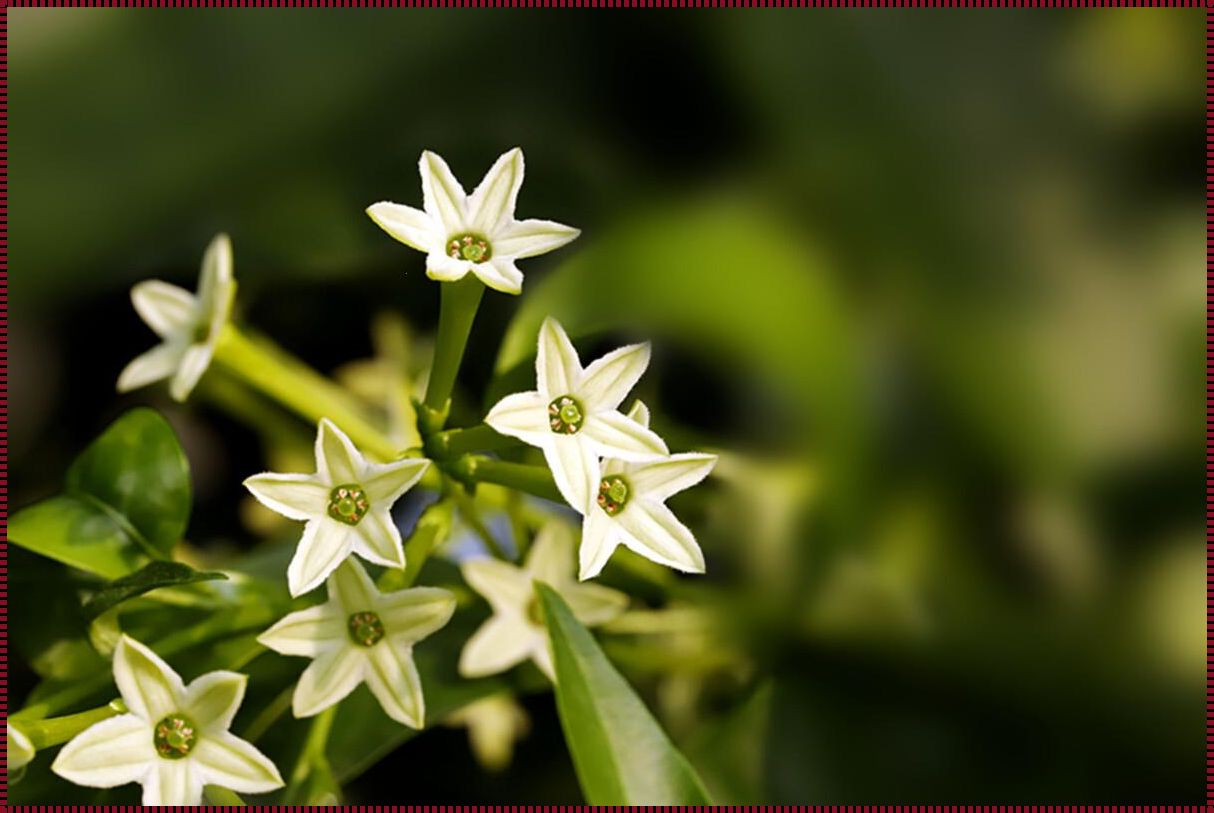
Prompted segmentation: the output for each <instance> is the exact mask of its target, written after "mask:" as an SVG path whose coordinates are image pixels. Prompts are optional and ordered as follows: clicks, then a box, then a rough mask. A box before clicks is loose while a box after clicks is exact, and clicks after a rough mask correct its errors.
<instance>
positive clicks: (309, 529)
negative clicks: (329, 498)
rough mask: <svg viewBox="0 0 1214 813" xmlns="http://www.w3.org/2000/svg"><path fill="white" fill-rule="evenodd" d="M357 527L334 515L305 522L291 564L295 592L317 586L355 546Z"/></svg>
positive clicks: (299, 593)
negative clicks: (339, 520)
mask: <svg viewBox="0 0 1214 813" xmlns="http://www.w3.org/2000/svg"><path fill="white" fill-rule="evenodd" d="M355 539H356V536H355V534H354V529H353V528H350V527H349V526H347V525H343V524H341V523H340V522H336V521H334V520H331V519H327V518H324V519H314V520H311V521H310V522H308V524H307V525H305V526H304V532H303V536H302V537H301V538H300V540H299V547H297V548H296V549H295V556H293V557H292V558H291V564H290V565H289V566H288V567H287V587H288V589H289V590H290V591H291V595H292V596H302V595H303V594H304V593H307V592H308V591H310V590H313V589H315V588H316V586H317V585H319V584H320V583H321V582H323V581H324V580H325V578H326V577H327V576H328V575H329V574H330V573H332V572H333V570H334V569H335V568H336V567H337V566H338V565H339V564H341V562H342V560H343V559H345V558H346V557H347V556H349V555H350V551H351V550H353V549H354V541H355Z"/></svg>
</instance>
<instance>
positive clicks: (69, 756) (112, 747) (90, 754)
mask: <svg viewBox="0 0 1214 813" xmlns="http://www.w3.org/2000/svg"><path fill="white" fill-rule="evenodd" d="M160 761H163V760H161V759H160V758H159V757H158V756H157V755H156V749H155V748H154V747H153V745H152V723H150V722H148V721H147V720H144V719H143V718H141V717H139V716H138V715H135V714H123V715H121V716H118V717H111V718H109V719H108V720H102V721H101V722H100V723H97V724H96V725H91V726H89V727H88V728H86V729H85V730H84V731H81V732H80V733H79V734H77V735H76V736H75V737H74V738H73V739H72V740H71V742H69V743H68V744H67V745H65V746H63V750H61V751H60V752H59V755H58V756H57V757H55V761H54V763H53V764H52V765H51V770H52V771H54V772H55V773H57V774H59V775H60V776H62V777H63V778H64V779H66V780H68V781H69V782H73V783H75V784H77V785H84V786H85V787H90V788H113V787H117V786H118V785H125V784H127V783H128V782H139V781H141V780H142V779H143V777H144V776H145V775H146V774H147V772H148V769H149V768H150V767H152V764H153V763H155V762H160ZM8 767H9V770H10V771H11V770H13V768H15V767H16V766H14V765H11V764H10V765H9V766H8Z"/></svg>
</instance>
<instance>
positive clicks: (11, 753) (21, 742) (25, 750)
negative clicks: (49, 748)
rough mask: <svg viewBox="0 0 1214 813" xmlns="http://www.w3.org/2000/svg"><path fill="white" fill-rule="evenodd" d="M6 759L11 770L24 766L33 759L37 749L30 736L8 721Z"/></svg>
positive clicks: (6, 727)
mask: <svg viewBox="0 0 1214 813" xmlns="http://www.w3.org/2000/svg"><path fill="white" fill-rule="evenodd" d="M4 728H5V732H6V735H7V736H6V737H5V745H6V748H5V759H6V760H7V762H6V763H5V764H7V765H8V770H9V772H10V773H11V772H13V771H16V770H18V769H20V768H24V767H25V766H26V765H28V764H30V762H32V761H33V759H34V756H35V754H37V751H36V750H35V749H34V744H33V743H32V742H30V738H29V737H27V736H25V734H24V733H23V732H22V731H21V729H19V728H14V727H13V724H12V723H6V724H5V726H4Z"/></svg>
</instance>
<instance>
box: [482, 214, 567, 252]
mask: <svg viewBox="0 0 1214 813" xmlns="http://www.w3.org/2000/svg"><path fill="white" fill-rule="evenodd" d="M579 234H581V232H580V231H578V230H577V229H575V228H573V227H572V226H566V225H564V224H561V223H554V222H552V221H551V220H520V221H519V222H517V223H512V224H510V225H509V226H507V227H506V228H505V229H504V230H503V231H502V233H500V234H499V235H497V236H496V237H495V238H494V240H493V251H494V253H495V254H496V255H497V256H499V257H514V258H516V259H523V258H524V257H534V256H536V255H537V254H547V253H548V252H549V251H552V250H553V249H557V248H560V247H561V246H563V245H565V244H567V243H571V242H573V241H574V240H575V239H577V236H578V235H579Z"/></svg>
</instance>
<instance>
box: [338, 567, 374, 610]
mask: <svg viewBox="0 0 1214 813" xmlns="http://www.w3.org/2000/svg"><path fill="white" fill-rule="evenodd" d="M325 586H326V588H327V589H328V591H329V600H330V601H336V602H337V603H338V604H339V605H340V606H341V608H342V610H344V611H345V613H346V615H352V614H354V613H361V612H366V611H368V610H373V609H375V607H376V605H378V604H379V599H380V593H379V590H378V589H377V588H376V587H375V582H373V581H371V577H370V576H368V575H367V571H366V570H364V569H363V566H362V565H360V564H359V563H358V562H356V561H355V560H353V559H347V560H346V561H344V562H342V563H341V566H340V567H338V568H337V569H336V570H335V571H333V575H332V576H330V577H329V580H328V582H327V583H326V585H325Z"/></svg>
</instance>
